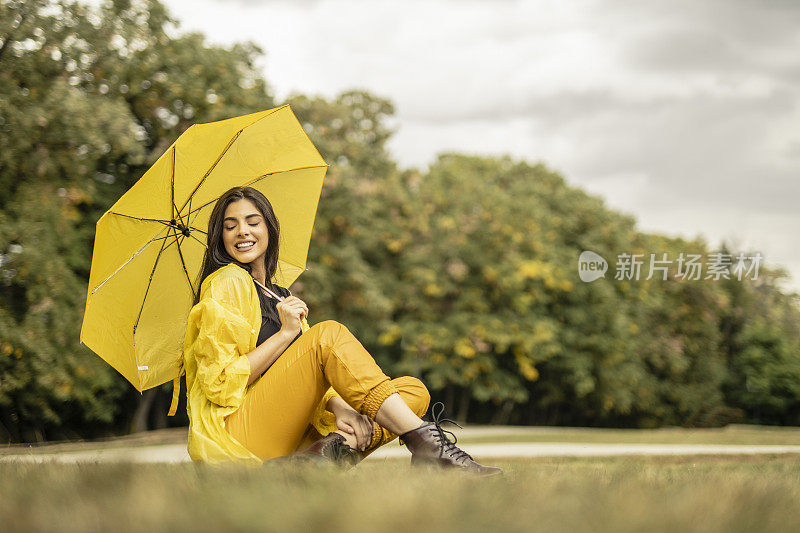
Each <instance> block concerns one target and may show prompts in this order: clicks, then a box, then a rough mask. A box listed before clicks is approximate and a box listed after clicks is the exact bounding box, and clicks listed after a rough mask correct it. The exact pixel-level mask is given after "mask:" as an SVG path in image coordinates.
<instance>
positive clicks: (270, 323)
mask: <svg viewBox="0 0 800 533" xmlns="http://www.w3.org/2000/svg"><path fill="white" fill-rule="evenodd" d="M274 287H275V292H276V293H277V294H279V295H280V296H281V297H283V298H286V297H287V296H289V289H286V288H284V287H281V286H280V285H274ZM256 292H257V293H258V300H259V303H260V304H261V330H260V331H259V332H258V341H256V346H259V345H260V344H261V343H262V342H264V341H265V340H267V339H268V338H270V337H272V336H273V335H275V334H276V333H278V331H280V329H281V325H282V324H281V321H280V318H278V320H274V319H272V318H271V317H270V315H269V314H268V311H267V309H270V308H271V309H272V312H273V313H275V315H276V316H280V315H278V310H277V305H278V300H276V299H275V298H273V297H272V296H269V295H268V294H267V293H266V292H264V289H262V288H261V287H259V286H258V285H256ZM302 334H303V332H302V331H301V332H300V333H298V334H297V337H295V338H294V339H292V342H294V341H296V340H297V339H298V337H300V335H302ZM289 344H290V345H291V342H290V343H289Z"/></svg>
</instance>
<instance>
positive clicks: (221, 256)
mask: <svg viewBox="0 0 800 533" xmlns="http://www.w3.org/2000/svg"><path fill="white" fill-rule="evenodd" d="M239 200H250V201H251V202H253V204H254V205H255V206H256V209H258V210H259V211H260V212H261V216H262V217H264V222H265V223H266V224H267V232H268V235H269V243H267V253H265V254H264V267H265V270H266V272H267V279H266V280H265V281H266V283H265V284H264V285H265V286H267V287H269V288H270V289H272V290H274V291H275V292H278V293H279V294H280V291H277V290H276V289H275V286H274V285H273V284H272V277H273V276H274V275H275V271H276V270H277V268H278V239H279V238H280V234H281V227H280V224H279V223H278V218H277V217H276V216H275V211H273V210H272V204H271V203H269V200H267V197H266V196H264V195H263V194H262V193H261V192H260V191H257V190H256V189H254V188H252V187H234V188H232V189H229V190H228V191H227V192H225V194H223V195H222V196H220V197H219V199H218V200H217V203H216V205H214V210H213V211H211V217H210V218H209V219H208V238H207V241H206V253H205V256H204V257H203V267H202V268H201V269H200V277H199V278H198V280H197V292H196V293H195V295H194V303H195V304H197V302H199V301H200V287H201V285H202V284H203V281H205V279H206V278H207V277H208V276H210V275H211V274H212V273H213V272H215V271H216V270H218V269H220V268H222V267H224V266H225V265H228V264H230V263H235V264H237V265H239V266H240V267H242V268H243V269H245V270H247V271H248V272H250V273H251V274H252V269H253V267H252V265H251V264H250V263H240V262H239V261H237V260H236V259H234V258H233V257H231V255H230V254H229V253H228V251H227V250H225V244H224V243H223V242H222V222H223V219H224V218H225V210H226V209H228V206H229V205H230V204H232V203H233V202H237V201H239ZM259 292H260V289H259ZM276 318H277V317H276Z"/></svg>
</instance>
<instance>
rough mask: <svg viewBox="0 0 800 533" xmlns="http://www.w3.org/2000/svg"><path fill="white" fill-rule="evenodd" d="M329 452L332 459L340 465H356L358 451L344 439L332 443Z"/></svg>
mask: <svg viewBox="0 0 800 533" xmlns="http://www.w3.org/2000/svg"><path fill="white" fill-rule="evenodd" d="M328 453H329V454H330V459H331V460H332V461H333V462H335V463H336V464H338V465H344V464H350V465H355V464H356V462H357V457H356V451H355V450H354V449H353V448H351V447H350V446H348V445H347V444H346V443H345V442H344V441H343V440H337V441H334V442H333V443H331V445H330V447H329V448H328Z"/></svg>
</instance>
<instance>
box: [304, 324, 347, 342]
mask: <svg viewBox="0 0 800 533" xmlns="http://www.w3.org/2000/svg"><path fill="white" fill-rule="evenodd" d="M308 332H309V333H312V332H313V333H315V334H317V335H318V336H319V338H320V340H323V339H325V340H327V341H330V340H331V339H335V338H336V337H337V336H339V335H341V334H343V333H350V330H349V329H347V326H345V325H344V324H342V323H341V322H337V321H336V320H323V321H322V322H318V323H316V324H314V325H313V326H311V328H309V330H308ZM329 337H330V338H329Z"/></svg>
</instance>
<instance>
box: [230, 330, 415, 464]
mask: <svg viewBox="0 0 800 533" xmlns="http://www.w3.org/2000/svg"><path fill="white" fill-rule="evenodd" d="M331 386H333V388H334V390H335V391H336V392H337V393H338V394H339V395H340V396H341V397H342V399H343V400H344V401H346V402H347V403H348V404H349V405H350V406H351V407H352V408H353V409H355V410H356V411H358V412H359V413H362V414H365V415H367V416H369V417H370V418H371V419H373V420H374V419H375V414H376V413H377V412H378V408H380V406H381V403H383V401H384V400H385V399H386V398H387V397H388V396H389V395H390V394H392V393H394V392H397V393H398V394H399V395H400V396H401V397H402V398H403V400H404V401H405V402H406V404H408V406H409V407H410V408H411V410H412V411H414V412H415V413H416V414H417V416H419V417H422V416H424V414H425V412H426V411H427V410H428V404H429V403H430V394H429V393H428V389H427V388H426V387H425V385H423V383H422V382H421V381H420V380H418V379H417V378H414V377H410V376H403V377H399V378H396V379H390V378H389V377H388V376H387V375H386V374H384V373H383V371H382V370H381V368H380V367H379V366H378V364H377V363H376V362H375V360H374V359H373V358H372V356H371V355H370V354H369V352H368V351H367V350H366V349H365V348H364V346H363V345H362V344H361V343H360V342H359V341H358V339H356V337H355V336H354V335H353V334H352V333H351V332H350V330H348V329H347V328H346V327H345V326H344V325H342V324H340V323H339V322H335V321H333V320H327V321H325V322H321V323H319V324H315V325H314V326H312V327H311V328H310V329H309V330H308V331H306V332H305V333H303V334H302V335H301V336H300V338H298V339H297V340H296V341H294V342H293V343H292V344H291V345H290V346H289V347H288V348H287V349H286V351H284V352H283V354H281V356H280V357H279V358H278V360H277V361H275V362H274V363H273V364H272V366H271V367H269V369H267V371H266V372H264V374H263V375H262V376H261V377H260V378H258V381H257V382H256V383H255V384H254V385H253V386H252V387H251V388H250V390H249V391H248V392H247V394H246V396H245V398H244V402H243V403H242V405H241V407H240V408H239V409H238V410H237V411H235V412H234V413H233V414H231V415H230V416H228V417H227V419H226V429H227V430H228V432H229V433H230V434H231V436H232V437H233V438H234V439H236V440H237V441H239V442H240V443H241V444H242V445H243V446H244V447H246V448H247V449H249V450H250V451H251V452H252V453H253V454H255V455H257V456H258V457H260V458H261V459H263V460H267V459H272V458H274V457H280V456H284V455H289V454H290V453H292V452H294V451H297V450H301V449H303V448H305V447H307V446H309V445H310V444H311V443H313V442H314V441H315V440H317V439H320V438H322V435H320V434H319V433H318V432H317V430H316V429H315V428H314V427H313V426H311V425H310V417H311V415H312V413H314V411H315V410H316V407H317V405H318V404H319V402H320V400H321V399H322V397H323V395H324V394H325V391H327V390H328V388H329V387H331ZM375 430H376V431H375V432H374V434H373V438H372V442H371V443H370V445H369V447H368V448H367V452H366V453H365V454H364V455H368V454H369V453H371V452H372V451H374V450H375V449H376V448H378V447H379V446H382V445H383V444H386V443H387V442H390V441H392V440H394V439H395V438H396V437H397V435H395V434H393V433H391V432H390V431H389V430H387V429H386V428H383V427H381V426H380V425H378V424H377V423H376V424H375Z"/></svg>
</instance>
